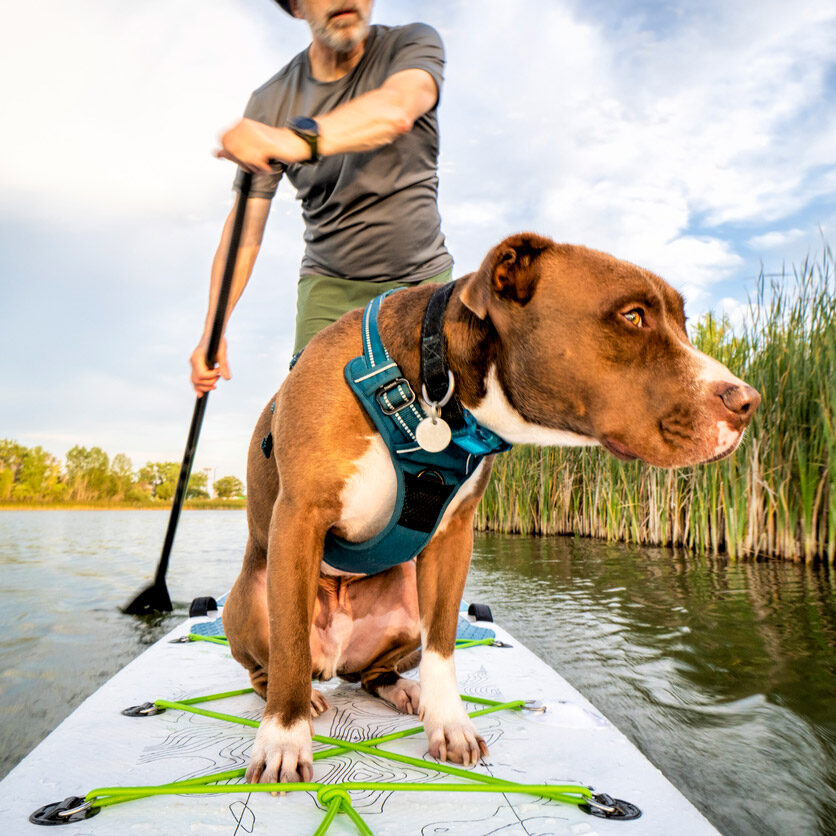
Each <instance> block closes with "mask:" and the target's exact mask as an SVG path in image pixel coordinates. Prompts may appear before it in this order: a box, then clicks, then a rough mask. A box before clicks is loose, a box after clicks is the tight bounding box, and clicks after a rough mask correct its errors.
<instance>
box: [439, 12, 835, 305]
mask: <svg viewBox="0 0 836 836" xmlns="http://www.w3.org/2000/svg"><path fill="white" fill-rule="evenodd" d="M456 10H457V17H455V18H454V20H452V21H451V22H450V24H449V36H448V38H447V41H448V48H449V52H450V73H449V84H448V91H447V94H446V99H445V107H447V108H448V110H447V111H446V112H447V113H449V114H450V115H451V116H452V114H455V116H454V118H450V116H448V117H447V122H445V128H446V130H447V132H448V134H449V133H452V134H453V135H454V138H453V140H452V146H453V147H462V146H464V147H466V148H468V150H470V149H471V147H472V146H471V145H468V144H467V142H468V140H470V141H471V142H472V141H473V137H477V138H478V140H479V142H480V144H479V145H477V146H475V147H473V151H474V153H469V154H468V155H467V156H465V155H462V156H461V157H460V159H459V160H458V161H457V164H456V166H455V168H456V169H457V171H456V172H455V174H454V178H455V179H456V181H457V187H458V188H460V189H464V188H469V189H471V190H476V191H477V192H479V193H483V194H485V195H490V199H492V200H496V194H497V193H499V194H500V195H501V196H502V198H504V199H505V200H506V203H505V212H504V220H505V222H506V223H507V225H508V231H511V230H512V229H515V228H517V227H519V226H520V224H519V223H518V222H516V217H517V214H516V212H515V209H516V208H517V207H518V206H520V205H522V206H524V207H525V209H526V211H527V213H528V216H529V219H528V223H527V224H525V225H526V226H533V227H536V228H538V229H540V230H543V231H547V232H549V233H551V234H552V235H554V236H555V237H557V238H559V239H561V240H574V241H578V242H582V243H586V244H590V245H592V246H596V247H599V248H602V249H607V250H609V251H611V252H613V253H614V254H616V255H619V256H622V257H625V258H628V259H630V260H633V261H636V262H638V263H640V264H643V265H645V266H648V267H652V268H654V269H656V270H659V271H660V272H662V273H663V274H664V275H666V277H668V278H670V279H671V280H672V281H674V283H678V284H681V283H683V282H684V283H685V284H686V286H687V287H688V288H689V295H690V296H691V297H692V298H701V301H702V302H703V303H705V302H707V301H708V299H709V297H710V287H711V285H712V284H713V283H715V282H717V281H719V280H721V279H723V278H729V277H730V276H732V275H733V274H734V272H735V271H736V270H738V269H739V268H740V266H741V264H742V258H741V257H740V256H739V255H737V254H735V252H734V248H735V242H734V240H733V239H730V236H729V234H728V233H727V232H726V231H725V230H724V229H723V225H724V224H728V223H747V224H757V223H763V222H764V221H778V220H780V219H781V218H783V217H786V216H787V215H790V214H792V213H794V212H797V211H799V210H800V209H802V208H803V207H804V206H805V205H806V204H807V203H808V202H809V201H810V200H811V199H813V198H814V197H816V196H817V195H821V194H826V193H827V190H828V189H829V180H830V175H829V174H827V173H824V174H822V173H821V171H822V167H824V166H828V165H831V164H832V149H833V147H836V117H835V116H834V111H833V108H832V107H831V108H826V109H825V108H822V107H821V104H822V102H823V101H825V100H827V98H828V96H829V95H830V96H832V92H830V93H829V92H828V89H827V72H828V68H829V67H830V66H832V62H833V58H832V43H833V42H834V37H836V11H835V10H834V8H833V6H832V4H828V3H823V2H818V3H816V2H814V3H808V4H805V6H804V10H803V13H799V9H798V8H797V7H794V6H790V5H787V4H784V3H778V2H772V3H766V4H764V3H736V4H731V5H729V4H711V5H707V6H704V7H703V6H701V7H699V8H696V7H695V9H694V10H693V11H692V12H690V13H686V12H683V13H682V14H681V16H680V17H679V19H678V21H677V22H676V25H675V27H673V28H671V27H668V28H667V29H666V30H665V34H664V38H662V37H660V36H658V35H657V34H656V33H655V32H654V31H652V29H649V28H647V24H648V23H649V24H652V23H653V16H652V12H649V11H648V13H647V15H646V17H645V19H644V23H643V24H642V25H640V22H639V21H637V20H633V21H631V22H630V21H628V22H627V23H626V24H625V22H624V21H622V20H619V21H614V22H613V24H612V26H610V25H609V24H608V22H607V21H606V20H600V19H599V20H595V18H594V17H593V14H597V13H598V11H597V10H596V11H595V12H594V13H593V12H591V13H590V16H589V17H586V16H584V11H583V7H582V6H578V7H571V6H569V5H566V4H557V3H556V4H549V5H548V6H545V5H544V4H542V3H535V2H533V0H528V2H518V3H515V4H513V7H511V6H510V4H507V3H502V2H485V3H480V4H478V6H474V4H463V5H460V6H458V7H457V9H456ZM642 26H644V28H642ZM619 27H620V28H619ZM477 33H478V34H477ZM485 56H488V60H486V58H485ZM450 122H452V125H450V124H449V123H450ZM447 148H448V153H449V148H450V144H448V146H447ZM484 172H489V174H488V175H485V173H484ZM695 229H699V232H695Z"/></svg>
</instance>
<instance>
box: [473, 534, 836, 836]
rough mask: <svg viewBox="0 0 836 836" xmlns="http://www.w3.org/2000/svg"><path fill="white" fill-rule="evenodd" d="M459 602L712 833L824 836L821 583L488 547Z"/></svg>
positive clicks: (831, 673)
mask: <svg viewBox="0 0 836 836" xmlns="http://www.w3.org/2000/svg"><path fill="white" fill-rule="evenodd" d="M468 595H469V597H470V600H475V601H484V602H487V603H490V604H491V605H492V608H493V612H494V617H495V618H496V620H497V621H499V622H501V623H502V624H503V625H504V626H506V627H507V628H508V629H509V630H510V631H511V632H512V633H514V634H515V635H516V636H517V637H518V638H519V639H520V640H521V641H523V642H524V643H526V644H527V645H528V646H529V647H531V648H532V649H533V650H534V651H535V652H536V653H537V654H538V655H539V656H541V658H543V659H545V660H546V661H547V662H548V663H549V664H550V665H551V666H552V667H554V668H555V669H557V670H558V671H559V672H560V673H561V674H563V676H565V677H566V679H568V680H569V681H570V682H571V683H572V684H573V685H575V687H577V688H578V690H580V691H581V692H582V693H583V694H584V695H585V696H587V697H588V698H589V699H590V700H591V701H592V702H593V703H594V704H595V705H596V706H597V707H598V708H600V709H601V710H602V711H603V712H604V713H605V714H606V715H607V716H608V717H609V718H610V719H611V720H612V721H613V722H614V723H615V724H616V725H617V726H618V727H619V728H621V730H622V731H624V732H625V734H627V735H628V737H630V739H631V740H632V741H633V742H634V743H636V744H637V745H638V746H639V748H640V749H641V750H642V751H643V752H644V753H645V754H646V755H647V756H648V757H649V758H650V759H651V760H652V761H653V762H654V763H655V764H656V765H657V766H658V767H659V768H660V769H662V771H663V772H664V773H665V774H666V775H667V776H668V777H669V778H671V780H672V781H673V782H674V783H675V784H676V785H677V786H678V787H679V788H680V789H681V790H682V791H683V792H684V793H685V795H687V796H688V797H689V798H690V799H691V800H692V801H693V802H694V803H695V804H696V805H697V806H698V807H699V808H700V809H701V810H702V811H703V812H704V813H705V814H706V815H707V816H708V817H709V818H710V819H711V820H712V821H713V822H714V823H715V825H717V826H718V827H719V829H720V830H722V831H723V832H724V833H730V834H731V833H741V834H743V833H746V834H748V833H775V834H790V833H791V834H807V833H827V834H832V833H836V606H834V590H833V587H832V585H831V583H830V578H829V577H828V571H827V570H826V569H824V568H811V567H805V566H798V565H795V564H788V563H782V562H768V563H734V564H729V563H728V562H726V561H723V560H718V559H712V558H697V557H694V556H686V555H684V554H676V553H674V552H672V551H670V550H666V549H646V548H638V547H626V546H623V545H620V544H617V545H613V544H602V543H599V542H596V541H590V540H581V539H572V538H544V539H538V540H534V539H530V538H514V537H492V536H484V537H481V538H479V539H478V540H477V546H476V553H475V554H474V559H473V570H472V571H471V576H470V580H469V583H468ZM590 780H591V781H592V782H594V776H593V777H591V779H590Z"/></svg>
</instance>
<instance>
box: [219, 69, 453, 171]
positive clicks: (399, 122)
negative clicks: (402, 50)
mask: <svg viewBox="0 0 836 836" xmlns="http://www.w3.org/2000/svg"><path fill="white" fill-rule="evenodd" d="M437 101H438V88H437V87H436V83H435V80H434V79H433V77H432V76H431V75H430V74H429V73H428V72H427V71H426V70H401V72H398V73H394V74H393V75H391V76H389V78H387V79H386V81H385V82H384V83H383V84H382V85H381V86H380V87H378V88H377V89H376V90H371V91H369V92H368V93H364V94H363V95H362V96H358V97H357V98H356V99H352V100H351V101H350V102H346V103H345V104H342V105H340V106H339V107H337V108H335V109H334V110H332V111H330V112H329V113H324V114H320V115H317V116H316V121H317V123H318V124H319V152H320V154H321V155H322V156H327V155H330V154H346V153H350V152H352V151H371V150H374V149H375V148H380V147H381V146H383V145H388V144H389V143H390V142H393V141H394V140H395V139H397V138H398V137H399V136H401V135H402V134H405V133H408V132H409V131H410V130H411V129H412V125H413V124H414V123H415V120H416V119H418V117H419V116H422V115H423V114H425V113H426V112H427V111H429V110H431V109H432V108H433V107H435V103H436V102H437ZM221 145H222V146H223V147H222V149H221V150H220V151H218V152H217V156H218V157H223V158H225V159H228V160H232V161H233V162H236V163H238V164H239V165H240V166H241V167H242V168H244V169H246V170H248V171H253V172H256V171H270V170H271V168H270V163H271V161H279V162H281V163H284V164H286V165H287V164H290V163H299V162H304V161H305V160H307V159H309V158H310V153H311V152H310V148H309V147H308V144H307V143H306V142H305V141H304V140H303V139H301V138H300V137H298V136H296V134H295V133H294V132H293V131H291V130H290V129H289V128H271V127H270V126H269V125H265V124H263V123H261V122H256V121H254V120H252V119H242V120H241V121H240V122H239V123H238V124H237V125H235V127H234V128H232V129H231V130H229V131H227V132H226V133H225V134H224V135H223V136H222V137H221Z"/></svg>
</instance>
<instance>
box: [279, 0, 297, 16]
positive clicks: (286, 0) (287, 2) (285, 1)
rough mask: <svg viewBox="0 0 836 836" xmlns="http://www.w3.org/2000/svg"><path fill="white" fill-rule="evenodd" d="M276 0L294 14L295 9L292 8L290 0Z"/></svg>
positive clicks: (289, 12)
mask: <svg viewBox="0 0 836 836" xmlns="http://www.w3.org/2000/svg"><path fill="white" fill-rule="evenodd" d="M276 2H277V3H278V4H279V5H280V6H281V7H282V8H283V9H284V10H285V11H286V12H287V13H288V14H289V15H293V11H292V9H291V8H290V0H276Z"/></svg>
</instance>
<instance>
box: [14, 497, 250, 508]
mask: <svg viewBox="0 0 836 836" xmlns="http://www.w3.org/2000/svg"><path fill="white" fill-rule="evenodd" d="M171 506H172V503H171V502H168V501H162V500H160V501H156V500H152V501H150V502H127V501H125V500H121V501H119V502H108V501H107V500H102V501H101V502H37V501H34V502H0V511H170V510H171ZM246 507H247V498H246V497H243V496H241V497H235V498H233V499H187V500H185V501H184V502H183V510H184V511H219V510H220V511H234V510H237V509H239V508H246Z"/></svg>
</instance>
